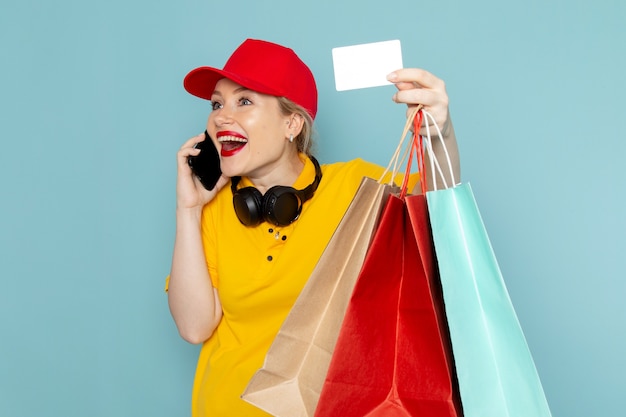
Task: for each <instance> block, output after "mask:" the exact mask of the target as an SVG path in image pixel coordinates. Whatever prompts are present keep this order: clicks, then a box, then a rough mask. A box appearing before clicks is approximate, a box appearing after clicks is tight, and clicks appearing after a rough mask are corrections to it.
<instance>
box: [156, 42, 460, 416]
mask: <svg viewBox="0 0 626 417" xmlns="http://www.w3.org/2000/svg"><path fill="white" fill-rule="evenodd" d="M389 80H390V81H391V82H393V83H395V84H396V86H397V87H398V92H396V94H395V95H394V96H393V100H394V101H396V102H398V103H405V104H407V105H409V107H414V106H416V105H417V104H418V103H419V104H422V105H423V106H424V108H425V109H426V110H427V111H428V112H429V113H431V114H432V115H433V116H434V117H435V119H436V121H437V124H438V125H439V126H440V127H441V128H442V132H443V133H442V134H443V136H444V140H445V141H446V142H447V143H448V149H449V151H452V156H453V159H454V161H455V162H454V164H455V165H456V171H457V175H456V178H459V176H458V157H457V151H456V140H455V137H454V129H453V127H452V124H451V122H450V119H449V115H448V96H447V93H446V90H445V86H444V83H443V82H442V81H441V80H440V79H438V78H437V77H435V76H433V75H432V74H430V73H428V72H426V71H423V70H420V69H401V70H398V71H395V72H394V73H392V74H390V75H389ZM184 86H185V89H186V90H187V91H188V92H190V93H191V94H193V95H195V96H198V97H201V98H204V99H207V100H210V101H211V104H212V112H211V114H210V115H209V118H208V121H207V125H206V130H207V132H208V134H209V136H210V138H211V140H213V142H214V143H215V146H216V147H217V149H218V152H219V154H220V162H221V170H222V176H221V178H220V179H219V180H218V182H217V185H216V186H215V188H213V189H212V190H211V191H209V190H207V189H205V188H204V187H203V186H202V184H201V183H200V181H199V180H198V178H197V177H195V176H194V175H193V173H192V171H191V169H190V167H189V165H188V163H187V160H188V158H189V157H190V156H194V155H198V153H199V150H198V149H196V148H194V146H195V144H196V143H198V142H201V141H203V140H204V137H205V136H204V134H202V135H198V136H196V137H193V138H191V139H189V140H188V141H187V142H186V143H185V144H183V146H182V147H181V148H180V150H179V152H178V180H177V206H176V207H177V208H176V241H175V245H174V254H173V260H172V269H171V274H170V279H169V283H168V299H169V306H170V310H171V313H172V316H173V317H174V320H175V322H176V326H177V327H178V330H179V332H180V334H181V336H182V337H183V338H184V339H185V340H187V341H189V342H190V343H202V344H203V346H202V349H201V352H200V357H199V360H198V366H197V371H196V377H195V381H194V388H193V395H192V415H193V416H194V417H205V416H211V417H217V416H228V417H232V416H247V417H249V416H267V415H268V414H266V413H265V412H263V411H261V410H259V409H257V408H255V407H253V406H252V405H250V404H248V403H246V402H244V401H243V400H241V399H240V395H241V393H242V392H243V391H244V389H245V387H246V385H247V383H248V381H249V380H250V378H251V377H252V375H253V374H254V372H255V371H256V370H257V369H259V368H260V367H261V366H262V364H263V360H264V357H265V354H266V352H267V350H268V349H269V347H270V345H271V343H272V340H273V338H274V336H275V335H276V333H277V332H278V330H279V328H280V326H281V324H282V322H283V320H284V319H285V317H286V315H287V314H288V312H289V310H290V308H291V306H292V305H293V303H294V302H295V300H296V298H297V296H298V294H299V293H300V290H301V289H302V287H303V286H304V284H305V283H306V280H307V278H308V277H309V275H310V273H311V271H312V270H313V268H314V266H315V264H316V262H317V260H318V259H319V257H320V255H321V253H322V252H323V250H324V248H325V246H326V244H327V242H328V241H329V239H330V237H331V235H332V233H333V232H334V230H335V228H336V227H337V225H338V223H339V221H340V220H341V217H342V215H343V214H344V212H345V210H346V208H347V207H348V205H349V204H350V201H351V199H352V197H353V196H354V194H355V192H356V190H357V188H358V186H359V184H360V182H361V179H362V178H363V177H364V176H369V177H372V178H379V177H380V175H381V174H382V172H383V168H382V167H379V166H377V165H374V164H370V163H367V162H365V161H362V160H360V159H356V160H353V161H349V162H343V163H334V164H329V165H324V166H321V167H320V166H319V165H318V163H317V161H316V160H315V158H314V157H313V155H311V152H310V149H311V131H312V125H313V120H314V119H315V115H316V113H317V89H316V85H315V80H314V78H313V75H312V73H311V71H310V70H309V68H308V67H307V66H306V65H305V64H304V63H303V62H302V61H301V60H300V59H299V58H298V56H297V55H296V54H295V53H294V52H293V51H292V50H291V49H288V48H285V47H283V46H280V45H277V44H274V43H270V42H265V41H260V40H251V39H248V40H246V41H245V42H244V43H243V44H242V45H241V46H239V48H237V50H235V52H234V53H233V54H232V56H231V57H230V58H229V60H228V62H227V63H226V65H225V66H224V68H223V69H217V68H212V67H201V68H196V69H195V70H193V71H191V72H190V73H189V74H188V75H187V76H186V77H185V82H184ZM434 142H438V141H434ZM435 144H436V143H434V145H435ZM393 145H395V144H390V146H393ZM417 188H419V187H417ZM285 201H287V203H285ZM293 201H296V202H297V203H296V204H295V206H294V204H292V203H291V202H293Z"/></svg>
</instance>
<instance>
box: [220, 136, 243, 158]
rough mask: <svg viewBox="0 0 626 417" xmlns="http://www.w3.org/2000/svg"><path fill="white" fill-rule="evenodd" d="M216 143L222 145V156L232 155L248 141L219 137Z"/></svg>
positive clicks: (239, 138) (238, 138)
mask: <svg viewBox="0 0 626 417" xmlns="http://www.w3.org/2000/svg"><path fill="white" fill-rule="evenodd" d="M218 141H219V142H220V144H221V145H222V150H221V154H222V156H230V155H234V154H235V153H237V152H238V151H239V150H240V149H241V148H243V147H244V146H246V144H247V143H248V140H247V139H245V138H241V137H238V136H230V135H224V136H220V137H219V138H218Z"/></svg>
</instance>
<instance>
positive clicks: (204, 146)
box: [187, 130, 222, 190]
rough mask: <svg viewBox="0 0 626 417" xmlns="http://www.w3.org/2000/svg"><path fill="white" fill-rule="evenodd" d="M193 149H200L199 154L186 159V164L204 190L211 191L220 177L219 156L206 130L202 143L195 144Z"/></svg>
mask: <svg viewBox="0 0 626 417" xmlns="http://www.w3.org/2000/svg"><path fill="white" fill-rule="evenodd" d="M194 147H195V148H197V149H200V153H199V154H198V155H197V156H190V157H189V158H187V162H188V163H189V166H190V167H191V170H192V171H193V173H194V174H195V175H196V176H197V177H198V179H199V180H200V182H201V183H202V185H203V186H204V188H206V189H207V190H212V189H213V188H214V187H215V184H217V180H219V179H220V176H221V175H222V170H221V169H220V155H219V154H218V153H217V148H216V147H215V144H214V143H213V140H211V137H210V136H209V133H208V132H207V131H206V130H205V131H204V141H202V142H198V143H196V146H194Z"/></svg>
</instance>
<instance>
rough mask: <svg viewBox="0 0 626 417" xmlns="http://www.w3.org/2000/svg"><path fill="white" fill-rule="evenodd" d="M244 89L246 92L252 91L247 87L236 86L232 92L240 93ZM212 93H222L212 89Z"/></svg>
mask: <svg viewBox="0 0 626 417" xmlns="http://www.w3.org/2000/svg"><path fill="white" fill-rule="evenodd" d="M244 91H246V92H250V93H252V92H253V91H252V90H250V89H249V88H246V87H239V88H236V89H235V90H234V91H233V93H235V94H238V93H241V92H244ZM213 94H214V95H218V96H220V97H222V93H221V92H220V91H219V90H214V91H213Z"/></svg>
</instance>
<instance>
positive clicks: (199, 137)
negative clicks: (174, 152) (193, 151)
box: [181, 133, 205, 149]
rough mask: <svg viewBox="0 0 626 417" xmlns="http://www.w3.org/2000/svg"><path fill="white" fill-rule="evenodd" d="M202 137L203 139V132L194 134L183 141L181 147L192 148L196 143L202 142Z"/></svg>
mask: <svg viewBox="0 0 626 417" xmlns="http://www.w3.org/2000/svg"><path fill="white" fill-rule="evenodd" d="M204 139H205V136H204V133H201V134H199V135H197V136H194V137H192V138H191V139H189V140H188V141H187V142H185V143H183V146H181V149H182V148H193V147H194V146H195V145H196V143H199V142H202V141H204Z"/></svg>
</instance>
